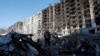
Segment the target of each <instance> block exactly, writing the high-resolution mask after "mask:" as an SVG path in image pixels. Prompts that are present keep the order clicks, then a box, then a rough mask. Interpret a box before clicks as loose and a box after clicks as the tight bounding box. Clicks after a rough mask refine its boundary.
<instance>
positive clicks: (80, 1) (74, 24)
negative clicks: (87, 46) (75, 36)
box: [60, 0, 100, 34]
mask: <svg viewBox="0 0 100 56" xmlns="http://www.w3.org/2000/svg"><path fill="white" fill-rule="evenodd" d="M60 3H61V8H62V13H61V14H62V15H64V16H62V18H65V19H66V23H67V25H66V27H67V30H68V33H70V34H71V33H80V32H81V31H83V30H84V29H86V30H88V31H89V32H90V33H92V34H93V33H95V32H97V28H99V26H100V25H99V23H98V22H97V21H100V20H99V19H98V20H97V19H96V18H100V17H99V15H100V14H99V10H100V6H99V5H100V4H99V2H98V0H61V2H60ZM94 13H95V14H94ZM97 25H98V26H97Z"/></svg>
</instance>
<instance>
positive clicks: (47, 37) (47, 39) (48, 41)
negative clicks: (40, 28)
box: [44, 30, 51, 47]
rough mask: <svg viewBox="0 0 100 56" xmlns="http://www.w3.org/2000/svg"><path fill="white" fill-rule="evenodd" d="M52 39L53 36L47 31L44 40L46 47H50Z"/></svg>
mask: <svg viewBox="0 0 100 56" xmlns="http://www.w3.org/2000/svg"><path fill="white" fill-rule="evenodd" d="M50 38H51V34H50V32H49V31H48V30H46V31H45V32H44V40H45V47H48V46H49V47H50Z"/></svg>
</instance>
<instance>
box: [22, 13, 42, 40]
mask: <svg viewBox="0 0 100 56" xmlns="http://www.w3.org/2000/svg"><path fill="white" fill-rule="evenodd" d="M23 33H24V34H33V37H32V39H33V40H34V41H35V40H37V39H38V38H41V36H42V12H38V13H36V14H35V15H33V16H31V17H28V18H26V19H25V20H24V22H23Z"/></svg>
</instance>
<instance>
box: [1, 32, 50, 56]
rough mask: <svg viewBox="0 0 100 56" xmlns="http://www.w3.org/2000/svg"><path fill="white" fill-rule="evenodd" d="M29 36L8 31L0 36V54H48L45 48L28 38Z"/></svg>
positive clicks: (42, 55) (25, 55)
mask: <svg viewBox="0 0 100 56" xmlns="http://www.w3.org/2000/svg"><path fill="white" fill-rule="evenodd" d="M31 36H32V35H31V34H19V33H16V32H10V33H8V34H7V35H6V36H4V37H2V38H0V56H48V54H47V52H46V51H45V50H43V49H41V48H40V46H39V45H38V44H37V43H36V42H34V41H32V40H31V39H30V37H31Z"/></svg>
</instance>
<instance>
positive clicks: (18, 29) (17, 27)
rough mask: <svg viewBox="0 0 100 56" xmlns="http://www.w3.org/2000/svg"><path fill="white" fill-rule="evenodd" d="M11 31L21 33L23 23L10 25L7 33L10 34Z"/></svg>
mask: <svg viewBox="0 0 100 56" xmlns="http://www.w3.org/2000/svg"><path fill="white" fill-rule="evenodd" d="M12 30H13V31H15V32H18V33H22V32H23V22H16V23H15V24H13V25H11V26H10V27H9V28H8V32H11V31H12Z"/></svg>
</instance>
